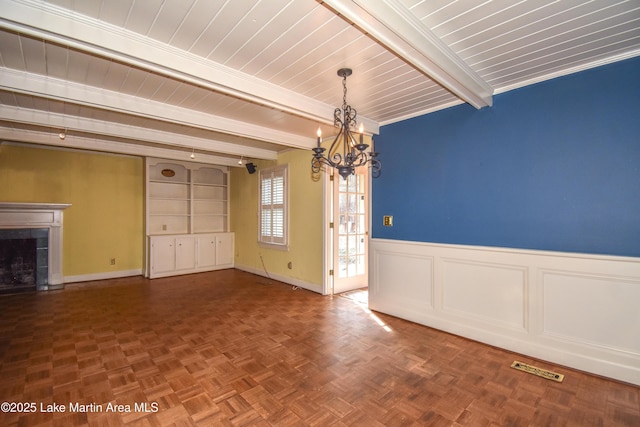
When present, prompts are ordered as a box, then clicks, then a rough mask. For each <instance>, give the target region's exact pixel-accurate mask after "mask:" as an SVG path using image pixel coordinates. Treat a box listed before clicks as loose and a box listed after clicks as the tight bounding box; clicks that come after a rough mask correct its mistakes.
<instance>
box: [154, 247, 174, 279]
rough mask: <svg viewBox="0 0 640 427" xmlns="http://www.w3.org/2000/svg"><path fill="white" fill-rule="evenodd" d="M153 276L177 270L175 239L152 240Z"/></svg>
mask: <svg viewBox="0 0 640 427" xmlns="http://www.w3.org/2000/svg"><path fill="white" fill-rule="evenodd" d="M150 240H151V275H152V276H153V275H154V274H159V273H166V272H170V271H174V270H175V269H176V249H175V239H173V238H164V237H163V238H152V239H150Z"/></svg>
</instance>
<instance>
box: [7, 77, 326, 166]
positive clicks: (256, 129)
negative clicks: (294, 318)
mask: <svg viewBox="0 0 640 427" xmlns="http://www.w3.org/2000/svg"><path fill="white" fill-rule="evenodd" d="M0 90H6V91H9V92H15V93H21V94H26V95H32V96H38V97H41V98H45V99H50V100H55V101H60V102H66V103H71V104H77V105H84V106H87V107H92V108H99V109H103V110H108V111H114V112H119V113H123V114H128V115H132V114H133V115H136V116H138V117H144V118H149V119H153V120H160V121H162V122H166V123H173V124H179V125H184V126H189V127H193V128H198V129H203V130H208V131H214V132H220V133H225V134H230V135H234V136H237V137H241V138H249V139H254V140H258V141H265V142H270V143H275V144H279V145H285V146H287V147H293V148H303V149H308V148H312V147H313V146H315V143H316V141H315V139H314V138H312V137H301V136H300V135H295V134H291V133H287V132H283V131H280V130H276V129H272V128H267V127H264V126H258V125H253V124H250V123H245V122H240V121H238V120H232V119H228V118H224V117H220V116H213V115H210V114H206V113H202V112H199V111H193V110H190V109H188V108H181V107H175V106H170V105H167V104H163V103H161V102H157V101H151V100H148V99H144V98H140V97H136V96H132V95H125V94H120V93H116V92H112V91H108V90H104V89H100V88H96V87H93V86H86V85H82V84H79V83H73V82H69V81H64V80H60V79H54V78H50V77H44V76H41V75H37V74H31V73H24V72H19V71H15V70H11V69H5V70H3V72H2V73H0ZM86 131H90V130H86ZM93 133H95V132H93ZM212 142H214V143H215V141H212ZM243 155H247V153H243Z"/></svg>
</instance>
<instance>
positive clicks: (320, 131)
mask: <svg viewBox="0 0 640 427" xmlns="http://www.w3.org/2000/svg"><path fill="white" fill-rule="evenodd" d="M321 140H322V130H321V129H320V128H318V148H320V141H321Z"/></svg>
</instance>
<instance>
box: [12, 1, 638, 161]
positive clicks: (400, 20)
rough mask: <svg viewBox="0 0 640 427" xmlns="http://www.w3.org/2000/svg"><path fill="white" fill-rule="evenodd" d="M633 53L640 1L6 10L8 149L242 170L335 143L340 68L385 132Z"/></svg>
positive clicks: (17, 5)
mask: <svg viewBox="0 0 640 427" xmlns="http://www.w3.org/2000/svg"><path fill="white" fill-rule="evenodd" d="M639 54H640V1H639V0H627V1H616V0H592V1H584V0H561V1H548V0H522V1H514V0H486V1H482V0H459V1H449V0H385V1H381V0H327V1H324V2H323V1H316V0H119V1H113V0H47V1H44V0H0V140H2V141H17V142H27V143H38V144H50V145H59V146H65V147H75V148H89V149H95V150H101V151H111V152H116V153H127V154H134V155H156V156H161V157H169V158H175V159H183V160H188V158H189V154H191V152H192V150H194V149H195V150H196V153H197V160H198V161H204V162H211V163H218V164H228V165H235V166H237V160H238V158H239V157H240V156H245V157H250V158H262V159H273V158H275V157H276V155H277V153H278V152H279V151H281V150H284V149H287V148H290V147H295V148H311V147H312V146H313V144H314V141H315V140H314V136H315V132H316V129H317V128H318V127H319V126H321V127H322V129H323V134H324V135H330V134H331V133H332V132H334V129H333V126H332V115H333V109H334V108H336V107H337V106H339V105H341V103H342V81H341V79H340V78H339V77H338V76H337V75H336V71H337V70H338V69H339V68H342V67H349V68H352V69H353V75H352V76H350V77H349V78H348V80H347V86H348V90H349V91H348V97H347V100H348V102H349V104H350V105H352V106H353V107H354V108H356V109H357V110H358V112H359V119H360V121H362V122H363V123H364V125H365V129H366V130H367V131H368V132H370V133H373V134H376V133H378V131H379V127H380V126H381V125H384V124H388V123H393V122H397V121H400V120H404V119H407V118H411V117H415V116H418V115H422V114H427V113H429V112H432V111H436V110H439V109H442V108H446V107H449V106H452V105H456V104H459V103H463V102H466V103H469V104H471V105H472V106H474V107H475V108H491V104H492V97H493V95H494V94H497V93H500V92H504V91H507V90H511V89H514V88H518V87H522V86H525V85H529V84H532V83H536V82H539V81H543V80H545V79H549V78H553V77H557V76H561V75H565V74H569V73H573V72H577V71H580V70H584V69H588V68H591V67H595V66H599V65H602V64H606V63H610V62H614V61H619V60H623V59H626V58H630V57H633V56H637V55H639ZM62 130H66V133H67V137H66V138H65V139H64V140H62V139H60V138H59V137H58V134H59V132H61V131H62ZM381 155H383V154H381Z"/></svg>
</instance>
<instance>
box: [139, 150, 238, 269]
mask: <svg viewBox="0 0 640 427" xmlns="http://www.w3.org/2000/svg"><path fill="white" fill-rule="evenodd" d="M146 176H147V179H146V214H147V215H146V234H147V237H148V239H147V261H148V262H147V268H146V272H147V276H148V277H158V276H157V275H154V273H153V271H154V270H155V271H157V272H158V271H162V272H163V273H162V275H170V274H172V273H171V271H172V270H175V271H176V272H175V273H173V274H182V273H189V272H195V271H203V270H210V269H216V268H228V267H229V266H231V267H232V266H233V233H229V200H228V196H229V168H228V167H226V166H215V165H205V164H199V163H189V162H179V161H171V160H163V159H152V158H147V161H146ZM204 234H207V236H206V238H201V239H198V238H196V237H197V236H194V235H204ZM225 234H228V235H230V237H229V236H226V235H225ZM159 236H167V237H169V240H167V239H163V240H160V239H158V237H159ZM171 238H173V239H189V241H190V242H191V241H192V242H194V243H193V244H194V245H195V246H194V248H193V253H194V256H195V254H198V257H196V258H194V259H193V260H191V259H186V258H185V256H186V255H185V252H184V250H182V251H181V252H180V254H178V255H177V256H178V265H182V266H184V265H187V266H190V265H193V267H189V268H174V269H171V268H169V267H168V266H167V265H163V266H160V265H154V264H153V263H154V260H155V262H156V264H157V263H158V262H162V263H166V262H175V260H174V261H169V258H170V256H169V255H170V252H171V251H179V250H180V249H181V248H184V246H181V244H180V243H175V242H179V241H181V242H183V244H184V242H186V241H184V240H176V241H175V242H174V243H172V244H171V245H169V244H168V243H167V242H169V241H170V240H171ZM229 239H230V244H229ZM205 241H207V242H218V244H216V245H213V244H210V245H208V247H209V249H210V250H217V253H216V254H213V253H212V255H211V256H215V259H218V260H224V263H222V264H220V263H213V264H212V263H211V262H206V263H205V262H204V261H203V262H201V263H200V264H199V263H198V259H200V260H203V259H205V258H206V257H207V254H206V252H207V250H209V249H207V248H206V247H204V245H205V244H204V243H203V242H205ZM159 242H162V243H163V244H164V243H167V245H166V248H165V249H163V256H162V257H158V256H153V254H154V249H153V245H154V244H159ZM220 242H224V245H222V244H221V243H220ZM200 245H202V246H203V247H202V248H201V247H200ZM190 246H191V244H189V247H190ZM170 248H174V249H170ZM211 248H213V249H211ZM228 250H231V252H230V253H229V254H223V253H222V251H228ZM155 253H156V255H157V254H158V251H157V250H156V251H155ZM187 253H190V252H187ZM229 259H230V260H231V261H230V262H229ZM159 260H162V261H159ZM192 261H193V262H192ZM178 271H179V272H178Z"/></svg>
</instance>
